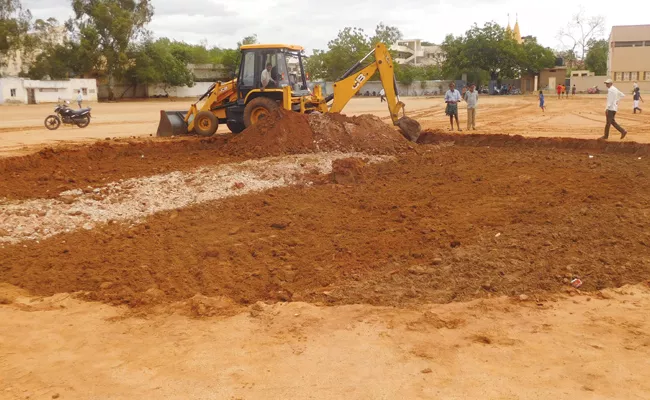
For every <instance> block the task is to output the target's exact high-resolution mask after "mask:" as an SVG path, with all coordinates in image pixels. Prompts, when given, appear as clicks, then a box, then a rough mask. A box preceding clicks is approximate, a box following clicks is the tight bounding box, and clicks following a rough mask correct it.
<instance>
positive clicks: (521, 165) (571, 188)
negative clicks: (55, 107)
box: [0, 146, 650, 314]
mask: <svg viewBox="0 0 650 400" xmlns="http://www.w3.org/2000/svg"><path fill="white" fill-rule="evenodd" d="M357 169H358V170H360V171H359V172H360V173H361V174H362V177H363V182H357V183H355V184H321V185H301V186H294V187H285V188H277V189H272V190H269V191H266V192H260V193H251V194H247V195H244V196H241V197H237V198H230V199H227V200H222V201H219V202H213V203H205V204H201V205H196V206H193V207H188V208H183V209H179V210H173V211H168V212H162V213H159V214H155V215H153V216H151V217H148V218H147V219H146V220H145V221H143V222H142V223H140V224H136V225H134V226H129V225H122V224H107V225H103V226H99V227H96V228H95V229H93V230H89V231H75V232H70V233H64V234H60V235H57V236H55V237H52V238H49V239H45V240H42V241H41V242H40V243H37V242H34V241H29V242H23V243H19V244H16V245H7V246H5V247H4V248H2V247H0V282H7V283H10V284H13V285H17V286H19V287H21V288H24V289H27V290H29V291H30V292H31V293H33V294H36V295H51V294H54V293H60V292H75V291H85V292H86V293H87V297H88V298H90V299H94V300H101V301H105V302H109V303H113V304H128V305H131V306H140V305H146V304H149V305H151V304H157V303H166V302H170V301H176V300H187V299H191V298H193V297H195V296H196V295H197V294H199V295H202V296H210V297H217V298H221V297H225V298H227V299H231V300H232V301H235V302H237V303H241V304H247V303H252V302H255V301H258V300H262V301H267V300H268V301H289V300H291V301H309V302H323V303H326V304H353V303H368V304H376V305H397V306H402V305H406V306H408V305H416V304H423V303H426V302H451V301H465V300H471V299H475V298H484V297H490V296H500V295H511V296H512V295H514V296H519V295H526V296H528V298H530V299H531V300H543V299H548V298H552V297H553V296H554V295H555V294H556V293H561V292H567V291H568V292H570V291H575V290H576V289H573V288H572V287H571V286H570V282H571V280H572V279H573V278H574V277H578V278H580V279H581V280H582V282H583V284H582V286H581V287H580V290H585V291H595V290H598V289H603V288H606V287H618V286H621V285H625V284H628V283H629V284H636V283H639V282H641V281H644V280H647V279H649V278H650V230H648V229H647V227H648V226H650V185H648V184H647V181H648V177H650V162H648V158H647V157H642V159H641V160H639V159H638V157H636V156H631V155H627V154H600V155H598V156H597V157H594V158H589V157H587V156H586V155H585V154H584V152H581V151H567V150H557V149H548V148H533V149H531V148H526V147H516V148H501V147H490V148H487V147H480V148H478V147H476V148H475V147H463V146H440V147H438V148H432V147H430V148H424V149H421V151H420V154H419V155H417V154H413V153H408V154H407V155H401V156H399V157H398V159H397V160H396V161H391V162H386V163H382V164H372V165H366V166H363V167H361V164H360V163H358V162H357V161H353V160H350V161H347V162H346V161H341V162H339V163H338V165H337V170H338V171H342V172H345V173H348V172H346V171H356V170H357ZM350 174H352V175H353V174H354V172H351V173H350ZM206 307H207V306H201V305H197V310H198V311H197V312H198V313H199V314H200V313H203V312H209V310H208V308H209V307H208V308H206Z"/></svg>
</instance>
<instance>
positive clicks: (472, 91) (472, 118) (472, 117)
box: [465, 83, 478, 130]
mask: <svg viewBox="0 0 650 400" xmlns="http://www.w3.org/2000/svg"><path fill="white" fill-rule="evenodd" d="M465 101H466V102H467V130H470V129H472V130H476V105H477V104H478V92H477V91H476V85H474V84H473V83H472V84H471V85H469V90H468V91H467V92H465Z"/></svg>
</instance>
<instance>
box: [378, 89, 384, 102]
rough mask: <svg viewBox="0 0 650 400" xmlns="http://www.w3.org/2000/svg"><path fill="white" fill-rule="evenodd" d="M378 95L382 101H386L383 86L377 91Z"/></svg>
mask: <svg viewBox="0 0 650 400" xmlns="http://www.w3.org/2000/svg"><path fill="white" fill-rule="evenodd" d="M379 97H381V102H382V103H383V102H384V101H386V91H385V90H384V88H381V90H380V91H379Z"/></svg>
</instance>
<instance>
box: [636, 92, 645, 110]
mask: <svg viewBox="0 0 650 400" xmlns="http://www.w3.org/2000/svg"><path fill="white" fill-rule="evenodd" d="M639 101H643V97H641V90H640V89H639V87H638V86H637V87H636V89H634V113H635V114H636V110H639V113H641V112H642V111H643V110H641V108H640V107H639ZM643 102H644V103H645V101H643Z"/></svg>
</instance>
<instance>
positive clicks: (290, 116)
mask: <svg viewBox="0 0 650 400" xmlns="http://www.w3.org/2000/svg"><path fill="white" fill-rule="evenodd" d="M407 147H408V142H407V141H406V140H405V139H404V138H403V137H402V136H401V135H400V133H399V132H398V131H397V130H395V129H393V128H392V127H390V126H389V125H387V124H386V123H384V122H383V121H381V120H380V119H379V118H377V117H376V116H373V115H362V116H358V117H347V116H345V115H342V114H310V115H305V114H299V113H295V112H290V111H286V110H284V109H279V110H277V111H276V112H275V113H274V114H273V115H272V116H271V117H270V118H267V119H265V120H263V121H261V122H259V123H258V124H256V125H254V126H251V127H250V128H248V129H246V130H244V131H243V132H242V133H241V134H239V135H238V136H236V137H235V138H233V139H232V140H231V141H230V142H229V143H228V144H227V145H226V147H225V148H224V151H226V152H227V153H228V154H233V155H247V156H249V157H252V156H255V157H264V156H279V155H284V154H298V153H311V152H320V151H337V150H338V151H350V152H351V151H359V152H365V153H371V154H393V153H395V152H397V151H400V150H403V149H406V148H407Z"/></svg>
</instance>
